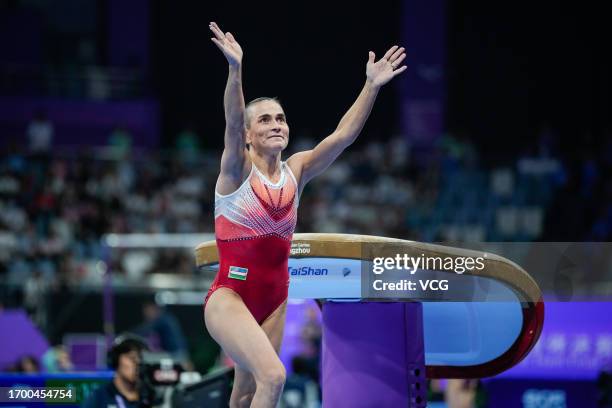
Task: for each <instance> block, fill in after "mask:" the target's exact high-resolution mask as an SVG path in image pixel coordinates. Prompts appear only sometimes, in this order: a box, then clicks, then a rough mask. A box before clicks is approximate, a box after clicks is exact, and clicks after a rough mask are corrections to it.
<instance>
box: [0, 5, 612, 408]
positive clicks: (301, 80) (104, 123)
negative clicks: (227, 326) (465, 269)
mask: <svg viewBox="0 0 612 408" xmlns="http://www.w3.org/2000/svg"><path fill="white" fill-rule="evenodd" d="M421 3H422V4H421ZM605 20H606V15H605V14H604V13H603V12H602V10H598V9H597V8H595V7H594V6H591V5H586V4H572V5H571V6H563V5H561V4H555V5H554V7H552V6H550V5H546V4H540V3H537V2H536V3H535V4H530V5H529V6H519V5H518V4H516V3H512V2H511V3H499V2H494V3H489V4H487V5H483V4H478V5H476V4H463V3H461V2H451V1H448V2H447V1H444V0H433V1H430V2H420V3H419V4H416V3H415V2H412V1H408V0H404V1H401V0H391V1H388V2H382V3H381V2H379V3H377V4H370V5H369V6H368V7H363V6H361V5H359V4H357V3H349V2H347V3H343V4H339V3H336V2H320V1H312V2H306V3H296V4H293V3H287V2H252V3H248V4H239V5H238V4H234V3H233V2H212V3H211V2H190V3H186V2H181V3H176V2H163V1H146V0H134V1H119V0H78V1H77V0H58V1H44V0H12V1H8V0H7V1H2V2H0V149H1V150H0V152H1V155H0V331H1V335H0V337H1V338H2V340H0V344H3V347H2V349H1V350H0V370H3V371H6V372H42V373H54V372H69V371H92V370H94V371H95V370H100V371H102V370H105V368H106V365H105V363H106V361H105V357H104V356H105V353H106V347H107V338H108V337H109V336H110V335H112V334H113V333H121V332H124V331H133V332H138V333H141V334H142V335H143V336H145V337H146V338H147V339H149V341H150V343H151V346H152V347H153V349H156V350H159V351H165V352H168V353H170V354H173V355H175V356H179V357H180V359H181V360H182V361H184V362H185V364H187V365H188V366H189V367H190V368H193V369H195V370H197V371H199V372H200V373H202V374H206V373H208V372H210V371H211V370H213V369H214V368H218V367H223V366H225V365H227V364H231V362H228V361H227V359H226V358H225V356H223V355H220V354H219V353H220V351H219V347H218V346H217V345H216V344H215V343H214V341H212V339H211V338H210V336H209V335H208V334H207V333H206V330H205V328H204V325H203V317H202V300H203V294H204V293H205V291H206V290H207V288H208V286H209V285H210V283H211V282H212V278H213V276H212V275H211V274H210V273H207V272H205V271H198V270H197V269H196V268H195V261H194V256H193V246H194V243H197V242H200V241H203V240H207V239H212V237H213V236H212V234H213V233H214V230H213V225H214V214H213V209H214V207H213V200H214V194H213V192H214V185H215V180H216V175H217V173H218V168H219V158H220V152H221V148H222V136H223V129H224V118H223V89H224V86H225V78H226V75H227V67H226V62H225V60H224V58H223V56H222V55H221V53H220V52H219V50H218V49H217V48H216V47H215V46H214V45H213V44H212V43H211V42H210V39H209V38H210V33H209V30H208V23H209V21H217V22H218V23H219V24H220V26H221V27H222V29H224V30H226V31H231V32H232V33H233V34H234V35H235V37H236V38H237V40H238V41H239V43H240V44H241V45H242V47H243V49H244V53H245V56H244V69H243V72H244V88H245V94H246V99H247V100H250V99H254V98H255V97H259V96H276V97H278V98H279V99H280V100H281V102H282V103H283V106H284V109H285V111H286V113H287V117H288V122H289V126H290V129H291V133H290V137H291V142H290V145H289V148H288V151H287V152H286V154H285V155H284V157H285V158H286V157H288V156H289V155H290V154H291V153H292V152H295V151H299V150H303V149H308V148H311V147H312V146H314V145H315V144H316V143H317V142H318V141H320V140H321V139H322V138H323V137H325V136H326V135H328V134H329V133H330V132H331V131H333V129H334V128H335V126H336V124H337V122H338V120H339V119H340V118H341V116H342V115H343V114H344V112H345V111H346V110H347V109H348V107H349V106H350V104H351V103H352V101H353V100H354V99H355V98H356V96H357V94H358V93H359V90H360V89H361V86H362V85H363V83H364V80H365V63H366V60H367V52H368V51H369V50H374V51H375V52H376V53H377V56H378V57H380V56H382V55H383V54H384V52H385V51H386V49H387V48H389V47H390V46H391V45H393V44H401V45H403V46H405V47H406V50H407V51H406V53H407V58H406V64H407V65H408V70H407V72H406V73H405V74H404V75H403V76H401V77H399V78H397V79H396V80H394V81H393V82H392V83H390V84H389V85H387V86H386V87H385V88H384V89H383V90H382V91H381V93H380V95H379V97H378V100H377V103H376V106H375V108H374V110H373V112H372V115H371V117H370V119H369V120H368V123H367V125H366V126H365V128H364V130H363V132H362V134H361V136H360V137H359V139H358V141H357V142H356V143H355V144H354V145H353V146H351V147H350V148H349V149H348V150H347V152H345V153H344V154H343V155H342V156H341V157H340V158H339V159H338V161H337V162H336V163H335V164H334V165H333V166H332V167H331V168H330V169H329V170H327V171H326V172H325V173H324V174H323V175H322V176H320V177H319V178H317V179H316V180H314V181H313V182H312V183H310V185H308V186H307V187H306V190H305V192H304V194H303V196H302V197H301V201H300V209H299V221H298V228H297V232H338V233H356V234H369V235H381V236H388V237H396V238H402V239H410V240H417V241H425V242H482V241H523V242H525V241H609V240H610V239H611V238H612V115H611V113H612V81H611V77H612V67H611V64H610V62H611V61H610V59H611V57H610V53H609V52H608V49H609V40H610V38H611V32H610V30H611V29H610V25H609V24H606V21H605ZM108 234H157V235H155V237H156V238H155V240H154V241H152V238H151V236H150V235H140V236H136V237H135V238H134V236H132V238H134V240H133V241H130V242H131V246H130V247H123V248H116V247H113V246H112V245H111V246H109V243H110V244H112V243H113V242H115V243H116V242H117V241H116V240H117V239H119V238H118V237H120V235H111V236H110V238H109V236H108ZM109 239H110V241H109ZM113 239H115V241H112V240H113ZM121 242H123V241H121ZM109 305H110V306H109ZM547 307H549V308H548V309H547V313H550V314H551V316H553V317H554V316H555V307H559V308H561V307H569V310H570V312H572V313H574V314H576V315H577V316H580V315H585V313H586V314H592V313H593V310H592V309H589V307H592V305H584V304H571V303H570V304H563V305H560V304H557V305H555V304H552V305H550V306H547ZM581 308H584V309H581ZM602 308H603V309H605V310H602ZM594 310H597V311H599V313H601V314H602V316H603V317H602V319H605V316H606V314H607V316H609V315H610V312H612V307H610V305H609V304H608V303H603V304H601V305H598V306H597V308H596V309H594ZM559 313H565V312H559ZM577 320H579V319H578V318H577ZM592 327H595V328H593V329H592V330H591V331H590V332H589V331H585V330H582V329H580V330H577V329H574V328H573V324H571V323H568V321H564V320H563V319H557V321H556V323H551V325H549V326H547V327H546V328H545V331H544V332H543V335H542V337H541V339H540V342H539V343H538V346H537V347H536V351H537V352H538V353H541V354H540V355H539V357H538V360H537V362H534V361H535V360H532V361H531V362H530V364H532V366H530V367H531V368H530V369H529V370H523V371H520V372H519V374H517V375H515V376H512V375H510V376H506V377H503V378H498V379H495V378H494V379H490V380H489V381H488V382H483V383H480V384H479V385H478V387H477V388H478V392H477V394H478V395H477V396H476V397H475V401H476V402H474V404H471V403H470V404H471V405H466V406H491V407H493V406H495V407H501V406H502V404H503V403H504V402H503V401H506V402H507V401H508V398H509V397H507V395H514V396H517V395H518V397H516V398H518V399H516V401H519V402H520V403H521V404H523V405H520V406H524V407H536V406H553V405H537V404H538V403H539V402H538V401H551V399H550V398H552V400H553V401H557V402H556V403H558V404H559V405H554V406H555V407H562V406H579V405H571V403H570V402H569V401H573V398H575V397H573V395H575V394H576V393H578V394H580V393H582V394H583V395H584V393H591V394H590V395H593V398H592V399H591V400H589V401H596V400H597V398H600V397H601V395H603V394H598V392H599V391H597V382H596V379H597V378H598V376H600V378H601V373H602V372H605V370H606V369H609V367H608V368H606V362H608V363H609V362H610V358H611V357H612V346H611V344H612V329H610V327H611V326H610V325H608V326H607V327H606V325H605V324H604V325H595V326H592ZM320 336H321V330H320V325H319V315H318V308H317V306H316V305H315V304H314V303H309V302H297V301H294V302H291V304H290V310H289V316H288V323H287V330H286V341H285V349H284V351H283V361H284V362H285V363H286V365H287V367H288V369H289V371H290V373H291V375H293V376H294V378H297V379H298V380H299V381H302V383H308V384H311V385H315V386H320V385H319V384H318V382H319V378H318V353H319V345H320ZM11 339H12V340H11ZM577 349H578V350H579V351H580V350H582V351H580V352H581V353H587V354H588V357H586V356H587V354H582V355H581V356H582V358H579V359H577V358H576V355H575V354H572V353H574V352H575V351H576V350H577ZM542 353H543V354H542ZM542 355H543V356H544V357H542ZM587 360H588V361H589V362H590V363H589V364H590V365H588V367H587V368H588V369H587V370H586V371H587V374H585V375H584V376H581V377H580V378H577V377H576V375H573V370H574V369H576V368H582V369H584V368H585V367H584V365H582V366H581V364H585V363H584V361H587ZM581 361H582V363H581ZM534 364H535V366H534ZM538 364H539V366H538ZM547 364H548V365H547ZM538 367H539V368H540V369H542V371H541V373H542V374H541V375H540V374H538V372H539V371H538ZM555 367H556V368H555ZM529 373H532V374H533V373H535V374H533V375H530V374H529ZM3 381H4V380H3ZM7 381H8V380H7ZM296 381H297V380H296ZM299 381H298V382H299ZM608 381H609V380H608ZM9 382H10V381H9ZM5 383H6V382H4V383H2V384H5ZM430 386H431V390H430V397H431V401H432V404H433V403H434V402H435V401H442V400H443V394H444V391H443V390H444V389H445V388H447V387H448V385H447V384H445V382H444V381H442V383H441V384H439V383H438V382H434V383H432V384H431V385H430ZM451 388H452V386H451ZM460 388H461V387H460ZM472 388H473V387H472ZM463 389H464V391H463V392H468V393H469V389H471V388H470V387H468V386H466V387H463ZM539 389H542V390H543V391H542V392H540V393H538V390H539ZM465 390H468V391H465ZM585 390H586V391H585ZM458 392H459V391H458ZM551 395H552V397H551ZM598 395H599V396H598ZM317 398H318V394H317ZM547 398H548V400H547ZM601 398H604V397H601ZM601 398H600V400H601ZM512 401H514V400H512ZM440 403H442V402H440ZM517 403H518V402H517ZM589 403H590V402H589ZM593 403H594V402H593ZM608 403H609V402H608ZM287 404H289V402H287ZM313 404H314V405H309V406H316V401H315V402H313ZM561 404H565V405H561ZM287 406H290V405H287ZM298 406H299V405H298ZM303 406H306V405H303ZM504 406H505V405H504ZM508 406H519V405H508ZM580 406H591V405H580ZM601 406H609V405H601Z"/></svg>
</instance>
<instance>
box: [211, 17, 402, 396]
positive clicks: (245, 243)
mask: <svg viewBox="0 0 612 408" xmlns="http://www.w3.org/2000/svg"><path fill="white" fill-rule="evenodd" d="M210 30H211V31H212V32H213V34H214V37H213V38H211V40H212V41H213V43H215V45H216V46H217V47H218V48H219V49H220V50H221V52H223V55H225V58H226V59H227V62H228V63H229V75H228V78H227V85H226V88H225V96H224V106H225V124H226V127H225V137H224V150H223V154H222V156H221V169H220V172H219V178H218V179H217V184H216V187H215V237H216V241H217V248H218V250H219V260H220V262H219V272H218V273H217V276H216V277H215V281H214V283H213V285H212V286H211V288H210V290H209V292H208V295H207V296H206V300H205V301H204V320H205V324H206V328H207V329H208V331H209V332H210V334H211V336H212V337H213V338H214V339H215V340H216V341H217V342H218V343H219V345H220V346H221V347H222V348H223V350H224V351H225V353H227V354H228V355H229V356H230V357H231V358H232V360H234V362H235V378H234V388H233V390H232V395H231V397H230V406H231V407H248V406H251V407H275V406H276V404H277V402H278V400H279V398H280V395H281V392H282V390H283V386H284V383H285V368H284V367H283V364H282V362H281V360H280V359H279V357H278V353H279V350H280V345H281V340H282V336H283V328H284V324H285V312H286V304H287V293H288V287H289V274H288V270H287V264H288V260H289V251H290V248H291V238H292V236H293V231H294V229H295V224H296V219H297V208H298V202H299V195H300V194H301V192H302V190H303V188H304V185H305V184H306V183H307V182H308V181H310V180H311V179H312V178H313V177H315V176H316V175H318V174H320V173H321V172H323V171H324V170H325V169H326V168H327V167H329V165H330V164H332V162H333V161H334V160H335V159H336V157H338V155H340V153H341V152H342V151H343V150H344V149H346V148H347V147H348V146H349V145H350V144H351V143H353V141H355V139H356V138H357V136H358V135H359V133H360V132H361V129H362V128H363V125H364V124H365V121H366V120H367V118H368V116H369V115H370V111H371V110H372V106H373V105H374V101H375V100H376V96H377V94H378V91H379V90H380V88H381V86H383V85H384V84H386V83H387V82H389V81H390V80H391V79H392V78H393V77H395V76H397V75H399V74H401V73H402V72H404V71H405V70H406V66H405V65H404V66H400V64H401V62H402V61H403V60H404V58H405V57H406V55H405V53H404V48H401V47H398V46H393V47H391V48H390V49H389V50H388V51H387V52H386V53H385V55H384V56H383V57H382V58H381V59H380V60H379V61H377V62H375V55H374V53H373V52H371V51H370V53H369V57H368V62H367V64H366V81H365V85H364V86H363V89H362V90H361V93H360V94H359V96H358V97H357V100H356V101H355V102H354V103H353V105H352V106H351V108H350V109H349V110H348V112H346V114H345V115H344V116H343V117H342V119H341V120H340V123H339V124H338V127H337V128H336V130H334V131H333V133H331V134H330V135H329V136H327V137H326V138H325V139H323V140H322V141H321V142H320V143H319V144H318V145H317V146H316V147H314V148H313V149H312V150H308V151H303V152H299V153H296V154H294V155H292V156H291V157H289V158H288V159H287V161H281V152H282V151H283V150H284V149H285V148H286V147H287V143H288V141H289V126H288V125H287V121H286V117H285V113H284V111H283V108H282V106H281V105H280V103H279V102H278V101H277V100H276V99H273V98H258V99H255V100H253V101H251V102H250V103H248V104H247V105H246V106H245V102H244V96H243V93H242V74H241V69H242V48H241V47H240V45H239V44H238V42H237V41H236V39H235V38H234V36H233V35H232V34H231V33H229V32H227V33H224V32H223V31H221V29H220V28H219V26H218V25H217V24H216V23H214V22H212V23H210Z"/></svg>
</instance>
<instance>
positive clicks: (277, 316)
mask: <svg viewBox="0 0 612 408" xmlns="http://www.w3.org/2000/svg"><path fill="white" fill-rule="evenodd" d="M284 313H285V307H284V305H281V307H279V309H277V310H276V311H275V312H274V313H273V314H272V315H270V317H269V318H268V319H266V321H265V322H264V323H263V325H262V326H261V327H260V326H259V324H257V322H256V321H255V319H254V318H253V316H252V315H251V312H249V310H248V309H247V308H246V306H245V305H244V303H243V301H242V299H241V298H240V296H239V295H238V294H237V293H235V292H234V291H233V290H231V289H229V288H223V287H221V288H219V289H217V290H215V291H214V292H213V294H212V295H211V296H210V298H209V299H208V302H207V304H206V308H205V310H204V320H205V322H206V328H207V329H208V331H209V333H210V335H211V336H212V337H213V338H214V339H215V340H216V341H217V343H219V345H220V346H221V347H222V348H223V350H224V351H225V352H226V353H227V354H228V355H229V356H230V358H231V359H232V360H234V362H235V363H236V366H237V370H236V375H237V377H236V380H235V384H234V390H232V397H231V399H230V406H231V407H239V406H244V405H243V404H248V402H249V400H250V399H251V395H252V402H251V406H252V407H256V408H260V407H261V408H264V407H265V408H274V407H275V406H276V404H277V403H278V400H279V398H280V395H281V393H282V390H283V386H284V384H285V377H286V373H285V367H284V366H283V364H282V362H281V361H280V359H279V357H278V354H277V349H275V347H274V346H273V345H272V343H271V339H269V338H268V334H267V333H266V331H264V326H265V327H266V328H267V329H268V330H269V332H270V335H271V338H272V339H274V341H275V343H276V344H278V347H280V340H281V338H282V329H283V326H284ZM280 320H282V321H280ZM279 331H280V333H279ZM247 373H248V375H247ZM250 376H252V377H250ZM253 383H254V385H255V387H253Z"/></svg>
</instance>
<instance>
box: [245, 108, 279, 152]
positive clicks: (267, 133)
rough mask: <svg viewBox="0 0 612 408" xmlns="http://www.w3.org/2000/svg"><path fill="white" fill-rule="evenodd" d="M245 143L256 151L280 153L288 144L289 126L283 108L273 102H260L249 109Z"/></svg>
mask: <svg viewBox="0 0 612 408" xmlns="http://www.w3.org/2000/svg"><path fill="white" fill-rule="evenodd" d="M249 109H250V112H249V120H250V126H249V129H248V130H247V143H248V144H249V145H251V147H252V148H254V149H255V150H257V151H262V152H266V151H267V152H272V153H276V152H280V151H282V150H283V149H285V147H287V143H289V126H288V125H287V120H286V117H285V112H284V111H283V108H282V107H281V106H280V105H279V104H278V103H276V102H274V101H269V100H266V101H261V102H258V103H256V104H255V105H253V106H251V107H249Z"/></svg>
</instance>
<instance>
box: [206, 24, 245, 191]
mask: <svg viewBox="0 0 612 408" xmlns="http://www.w3.org/2000/svg"><path fill="white" fill-rule="evenodd" d="M209 27H210V30H211V31H212V32H213V34H214V37H213V38H211V40H212V42H214V43H215V45H216V46H217V47H219V49H220V50H221V52H223V55H225V58H226V59H227V62H228V63H229V74H228V77H227V85H226V86H225V95H224V98H223V104H224V108H225V136H224V149H223V154H222V156H221V171H220V173H219V179H218V182H217V191H218V192H219V193H220V194H229V193H231V192H233V191H234V190H236V189H237V188H238V187H239V186H240V184H241V183H242V181H243V180H242V178H243V173H244V168H245V162H246V159H247V154H246V134H245V125H244V110H245V108H244V95H243V93H242V48H241V47H240V44H238V42H237V41H236V39H235V38H234V36H233V35H232V34H231V33H230V32H227V33H223V31H221V29H220V28H219V26H218V25H217V23H214V22H212V23H210V26H209Z"/></svg>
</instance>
